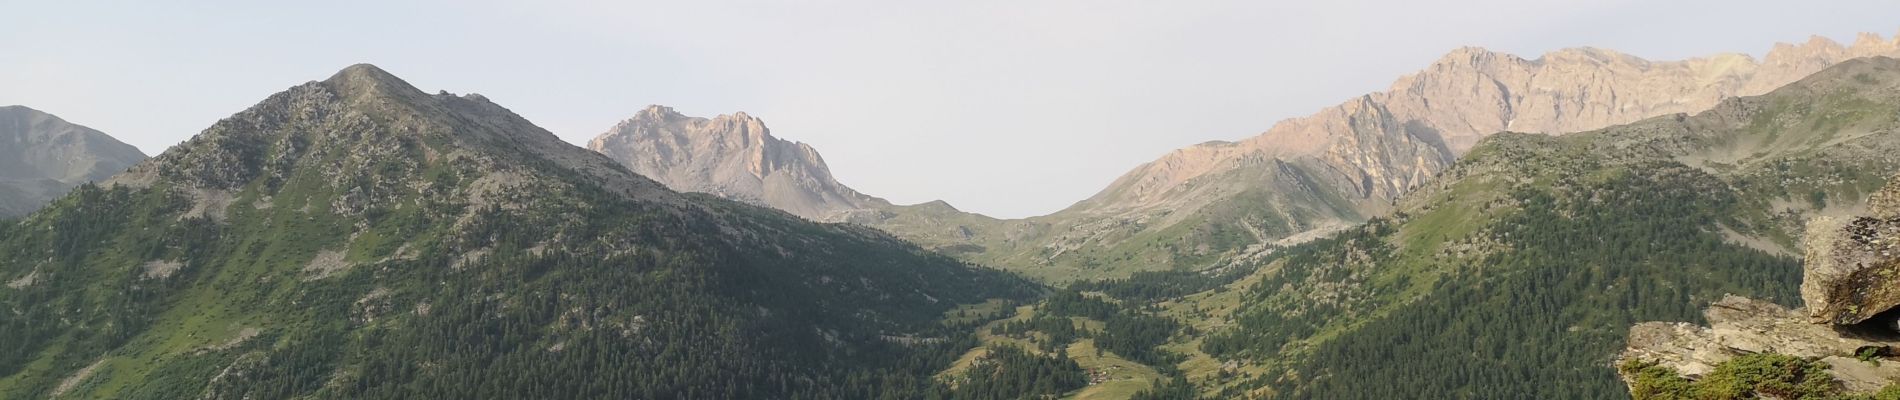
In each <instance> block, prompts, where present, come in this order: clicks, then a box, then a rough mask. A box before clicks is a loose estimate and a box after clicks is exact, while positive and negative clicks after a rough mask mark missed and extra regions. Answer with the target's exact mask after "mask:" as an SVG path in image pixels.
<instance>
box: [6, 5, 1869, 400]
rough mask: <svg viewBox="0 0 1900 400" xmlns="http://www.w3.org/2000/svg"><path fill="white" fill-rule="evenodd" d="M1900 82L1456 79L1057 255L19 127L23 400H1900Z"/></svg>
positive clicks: (1291, 139)
mask: <svg viewBox="0 0 1900 400" xmlns="http://www.w3.org/2000/svg"><path fill="white" fill-rule="evenodd" d="M1890 57H1900V40H1890V39H1883V38H1881V37H1879V36H1877V35H1871V34H1863V35H1861V36H1860V37H1859V38H1858V39H1857V40H1856V41H1855V42H1854V43H1852V44H1849V45H1841V44H1838V43H1835V42H1832V41H1829V40H1827V39H1823V38H1815V39H1813V40H1810V41H1807V42H1806V43H1802V44H1780V45H1775V46H1774V47H1772V49H1771V50H1769V51H1768V52H1767V53H1766V55H1765V56H1764V57H1762V58H1761V59H1759V60H1758V59H1756V58H1754V57H1752V56H1748V55H1742V54H1720V55H1713V56H1707V57H1700V58H1692V59H1686V60H1677V61H1650V60H1644V59H1641V58H1637V57H1634V56H1630V55H1626V54H1621V53H1618V52H1615V51H1612V50H1607V49H1597V48H1573V49H1566V50H1560V51H1556V52H1552V53H1549V54H1545V55H1542V56H1540V57H1537V58H1534V59H1527V58H1523V57H1518V56H1513V55H1510V54H1503V53H1497V52H1492V51H1488V50H1484V49H1479V48H1460V49H1456V50H1453V51H1452V52H1450V53H1449V54H1446V55H1445V56H1443V57H1442V58H1441V59H1439V60H1438V61H1437V62H1435V63H1432V64H1431V65H1429V66H1428V67H1426V68H1425V69H1423V70H1421V71H1418V72H1416V73H1414V74H1411V75H1407V76H1404V77H1401V78H1399V79H1398V80H1397V81H1396V82H1394V83H1392V85H1391V86H1390V88H1389V89H1387V90H1385V91H1381V92H1376V93H1369V94H1365V95H1362V96H1358V97H1355V98H1352V99H1349V100H1347V101H1345V102H1343V103H1341V104H1338V105H1336V106H1332V107H1327V108H1324V109H1321V110H1319V111H1318V112H1316V113H1314V114H1312V115H1309V116H1305V117H1299V118H1293V119H1288V120H1284V121H1281V122H1279V123H1276V124H1273V125H1271V126H1270V127H1268V128H1267V129H1266V130H1265V131H1264V132H1263V133H1261V134H1259V135H1258V136H1254V137H1250V138H1244V139H1240V140H1235V141H1212V142H1207V143H1203V144H1200V145H1196V146H1192V147H1188V148H1183V149H1179V150H1175V151H1173V152H1169V153H1167V154H1166V155H1164V156H1162V157H1161V158H1159V159H1157V160H1155V161H1152V162H1149V163H1146V164H1142V165H1140V166H1137V167H1136V168H1135V169H1133V170H1131V171H1129V172H1127V173H1126V174H1124V175H1123V176H1122V177H1121V178H1120V179H1117V180H1116V181H1115V182H1114V183H1113V184H1111V185H1110V186H1109V187H1107V188H1104V189H1103V190H1101V191H1100V192H1098V193H1097V194H1095V195H1094V196H1091V197H1089V198H1087V199H1083V200H1081V201H1078V202H1076V203H1075V204H1074V205H1072V206H1070V207H1068V208H1066V209H1063V210H1060V211H1057V212H1054V213H1052V214H1049V215H1044V216H1037V217H1030V218H1024V219H999V218H991V217H988V216H984V215H981V214H977V213H972V212H966V211H962V210H959V209H957V208H955V207H952V206H951V205H949V204H948V203H946V202H942V201H934V202H926V203H921V204H913V205H901V204H893V203H892V202H890V201H887V200H885V199H883V198H879V197H876V196H874V195H871V194H866V193H863V192H859V191H858V190H855V189H853V188H851V187H849V186H847V185H845V184H843V183H841V182H839V178H837V177H836V176H835V175H833V173H832V171H831V170H830V168H829V167H828V166H827V165H826V163H825V161H824V158H823V157H822V156H820V154H819V152H818V150H817V149H815V148H814V147H813V146H810V145H807V144H804V143H798V142H794V141H790V140H786V139H781V138H779V137H777V136H775V134H774V132H772V131H771V130H770V129H769V128H767V126H766V124H765V122H764V121H763V120H762V119H760V118H758V117H754V116H751V115H748V114H746V113H742V112H735V113H733V114H730V115H719V116H713V117H709V118H706V117H694V116H688V115H684V114H682V113H680V112H677V111H675V110H674V109H673V108H670V107H666V106H658V105H655V106H650V107H647V108H645V109H641V110H638V111H635V112H633V113H632V115H631V116H630V117H627V119H625V120H622V121H620V122H618V123H613V124H611V127H610V128H608V129H607V130H606V131H605V132H604V133H601V134H600V135H599V136H598V137H596V138H594V139H593V140H592V141H591V142H588V143H587V144H586V147H585V148H583V147H578V146H575V145H573V144H570V143H568V142H565V141H562V140H561V139H560V138H557V137H556V136H555V135H554V134H552V133H550V132H548V131H547V130H544V129H542V128H540V127H537V126H536V125H534V124H533V123H531V122H529V121H528V120H527V119H525V118H523V117H522V116H519V115H516V114H515V113H514V112H512V111H510V110H509V109H507V108H504V107H502V106H501V105H498V104H497V103H495V102H492V101H490V100H489V99H487V98H486V97H484V96H481V95H476V94H467V95H455V94H450V93H448V92H446V91H444V92H440V93H437V94H429V93H427V92H424V91H422V90H419V89H417V88H415V87H413V86H411V85H410V84H409V83H407V82H405V81H403V80H401V79H399V78H397V77H396V76H394V75H392V74H390V73H389V72H386V71H384V70H382V69H379V68H377V67H375V66H371V65H368V64H361V65H355V66H351V67H348V68H346V69H344V70H342V71H341V72H338V73H336V74H335V75H334V76H331V77H329V78H328V79H325V80H322V81H313V82H308V83H305V84H302V85H297V86H294V87H291V88H289V89H287V90H284V91H282V92H280V93H277V94H275V95H272V96H270V97H268V98H267V99H264V100H263V101H262V102H260V103H257V104H256V105H254V106H252V107H251V108H249V109H246V110H243V111H241V112H238V113H236V114H234V115H232V116H230V117H228V118H225V119H223V120H221V121H218V122H217V123H216V124H214V125H212V126H211V127H210V128H208V129H205V130H204V131H203V132H202V133H200V134H198V135H197V136H195V137H193V138H191V139H189V140H187V141H185V142H183V143H181V144H178V145H176V146H174V147H171V148H170V149H168V150H166V151H164V152H163V153H162V154H159V155H157V156H155V157H152V158H150V159H145V158H144V156H143V155H142V154H140V153H138V151H137V150H136V149H132V148H131V147H130V146H125V145H123V144H121V143H119V142H117V141H116V140H113V139H111V138H110V137H108V136H106V135H105V134H103V133H99V132H97V131H93V130H91V129H87V128H83V127H80V126H78V125H74V124H70V123H66V122H64V121H62V120H59V119H57V118H54V117H51V116H50V115H46V114H43V113H39V112H36V111H32V110H30V109H26V108H24V107H9V108H0V139H5V136H4V135H13V136H14V137H16V138H15V139H12V140H13V142H0V156H6V157H7V158H0V178H5V179H7V180H0V189H4V192H0V218H17V219H12V220H0V283H5V286H0V338H4V340H3V341H0V398H7V399H13V398H35V399H37V398H52V399H78V398H112V399H119V398H125V399H171V398H206V399H280V398H282V399H293V398H295V399H305V398H309V399H315V398H326V399H327V398H350V399H369V398H379V399H380V398H390V399H394V398H457V399H460V398H469V399H473V398H654V399H659V398H668V399H671V398H679V399H730V398H770V399H1054V398H1064V399H1069V398H1073V399H1144V400H1155V399H1240V398H1246V399H1253V398H1262V399H1394V398H1420V399H1443V398H1472V399H1514V398H1526V399H1530V398H1535V399H1545V398H1560V399H1573V398H1575V399H1599V398H1600V399H1624V398H1638V399H1754V398H1782V399H1796V398H1800V399H1900V382H1896V380H1900V291H1896V290H1894V288H1896V287H1900V278H1896V276H1900V273H1896V272H1895V271H1900V267H1897V266H1896V265H1900V264H1896V259H1900V255H1897V254H1900V253H1896V251H1900V250H1895V249H1897V248H1900V247H1896V245H1895V243H1900V230H1896V228H1895V227H1900V180H1895V179H1892V178H1893V177H1896V176H1900V157H1896V156H1895V154H1900V59H1895V58H1890ZM603 125H609V124H603ZM9 143H13V144H9ZM9 146H11V147H9ZM14 154H18V155H17V156H15V155H14ZM15 160H19V161H15ZM121 171H122V172H121ZM108 177H109V178H108ZM16 182H23V183H16ZM88 182H91V183H88ZM1882 362H1886V363H1887V364H1882Z"/></svg>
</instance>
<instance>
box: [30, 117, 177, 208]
mask: <svg viewBox="0 0 1900 400" xmlns="http://www.w3.org/2000/svg"><path fill="white" fill-rule="evenodd" d="M144 159H145V153H142V152H139V149H138V148H137V147H132V145H128V144H125V143H124V142H120V141H119V140H118V139H114V138H112V136H108V135H106V134H105V133H102V132H99V131H97V130H94V129H92V128H87V127H85V126H81V125H79V124H74V123H71V122H66V120H63V119H60V118H59V117H56V116H53V115H52V114H47V113H45V112H41V111H39V110H35V109H31V108H27V107H25V106H4V107H0V217H10V216H19V215H24V214H26V213H28V212H31V211H33V210H34V209H37V208H39V207H40V206H41V205H43V204H45V203H46V202H47V201H49V200H52V199H53V198H55V197H59V196H60V195H63V194H65V193H66V191H67V190H69V189H72V187H73V186H78V185H79V184H81V183H85V182H91V181H100V180H104V179H106V178H107V177H111V176H112V175H113V174H117V173H119V172H123V171H125V169H126V168H129V167H131V166H132V164H135V163H138V162H139V161H140V160H144Z"/></svg>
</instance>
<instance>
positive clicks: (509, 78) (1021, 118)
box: [0, 0, 1900, 217]
mask: <svg viewBox="0 0 1900 400" xmlns="http://www.w3.org/2000/svg"><path fill="white" fill-rule="evenodd" d="M7 3H11V4H4V5H0V10H5V13H4V14H3V15H0V105H5V104H20V105H26V106H30V107H34V108H38V109H41V110H45V111H48V112H52V113H54V114H57V115H60V116H62V117H65V118H66V119H68V120H71V121H74V122H77V123H80V124H84V125H88V126H91V127H94V128H98V129H100V130H103V131H105V132H107V133H110V134H112V135H114V136H117V137H119V138H120V139H122V140H125V141H127V142H129V143H132V144H134V145H137V146H139V147H140V148H142V149H145V151H146V152H148V153H153V154H156V153H158V152H160V151H163V150H164V149H165V148H166V147H167V146H170V145H172V144H174V143H177V142H179V141H182V140H184V139H185V138H187V137H189V136H191V135H194V134H196V133H197V132H198V131H200V130H201V129H203V128H204V127H207V126H209V125H210V124H211V123H212V122H214V121H216V120H217V119H219V118H222V117H225V116H227V115H230V114H231V113H234V112H237V111H239V110H242V109H244V108H245V107H248V106H250V105H251V104H253V103H255V102H257V101H259V100H262V99H263V98H264V97H265V96H267V95H270V94H271V93H275V92H278V91H281V90H283V89H285V88H287V87H290V86H293V85H296V84H299V83H302V82H305V81H310V80H318V79H323V78H325V77H328V76H329V75H330V74H331V73H333V72H335V71H336V70H338V69H341V68H343V67H344V66H347V65H349V64H353V63H358V62H369V63H374V64H377V65H379V66H382V67H383V68H384V69H387V70H389V71H391V72H393V73H395V74H397V75H399V76H402V77H403V78H405V79H408V80H409V81H410V82H412V83H414V84H416V86H418V87H420V88H422V89H423V90H427V91H431V92H433V91H435V90H448V91H451V92H456V93H469V92H474V93H482V94H484V95H487V96H488V97H489V98H490V99H492V100H494V101H496V102H498V103H500V104H502V105H504V106H507V107H509V108H511V109H513V110H515V111H516V112H518V113H520V114H521V115H523V116H526V117H527V118H529V119H530V120H533V121H534V122H536V123H538V124H540V125H541V126H543V127H546V128H548V129H549V130H552V131H554V132H555V133H557V134H560V135H561V136H562V137H563V138H566V139H567V140H568V141H570V142H574V143H585V142H586V141H587V140H588V139H590V138H592V137H593V136H594V135H595V134H598V133H600V132H602V131H604V130H606V129H607V128H608V127H609V126H612V125H613V124H614V123H615V122H617V121H619V120H621V119H624V118H626V117H629V116H631V115H633V113H634V112H635V111H637V110H639V109H640V108H642V107H644V106H646V105H648V104H667V105H672V106H674V107H675V108H677V109H679V110H680V111H681V112H684V113H687V114H691V115H700V116H712V115H715V114H724V113H731V112H734V111H746V112H747V113H749V114H752V115H754V116H758V117H761V118H764V119H765V120H766V123H767V124H769V125H770V126H771V127H772V128H773V132H774V133H775V134H777V135H778V136H780V137H783V138H786V139H790V140H797V141H803V142H807V143H811V144H812V145H814V146H816V147H817V148H818V149H819V150H820V151H822V152H823V153H824V155H825V157H826V159H827V160H828V161H829V162H830V164H831V167H832V169H833V172H834V173H835V174H836V175H837V176H838V177H839V179H840V180H842V181H844V183H845V184H847V185H850V186H853V187H855V188H857V189H859V190H861V191H864V192H866V193H869V194H872V195H877V196H883V197H886V198H889V199H891V200H892V201H895V202H899V203H913V202H921V201H928V200H933V199H944V200H948V201H950V203H951V204H953V205H956V206H958V207H960V208H963V209H965V210H970V211H977V212H983V213H988V214H991V215H996V216H1005V217H1020V216H1027V215H1035V214H1042V213H1047V212H1051V211H1054V210H1056V209H1059V208H1062V207H1065V206H1067V205H1069V204H1071V203H1073V202H1075V201H1077V200H1081V199H1083V198H1085V197H1088V196H1089V195H1092V194H1094V192H1095V191H1096V190H1099V189H1101V188H1102V187H1104V186H1106V185H1107V184H1108V183H1109V182H1110V181H1112V180H1114V179H1115V177H1117V176H1119V175H1121V174H1122V173H1123V172H1126V171H1127V170H1129V169H1130V168H1133V167H1134V166H1136V165H1138V164H1140V163H1142V162H1146V161H1149V160H1152V159H1154V158H1155V157H1157V156H1160V155H1161V154H1164V153H1166V152H1167V151H1169V150H1172V149H1174V148H1178V147H1182V146H1186V145H1189V144H1193V143H1198V142H1203V141H1208V140H1214V139H1238V138H1242V137H1247V136H1251V135H1253V134H1255V133H1258V132H1260V131H1262V130H1265V129H1266V128H1267V127H1268V126H1269V125H1271V124H1272V123H1273V122H1274V121H1277V120H1280V119H1283V118H1287V117H1293V116H1299V115H1304V114H1308V113H1311V112H1313V111H1315V110H1317V109H1319V108H1321V107H1325V106H1328V105H1332V104H1336V103H1338V102H1340V101H1342V100H1344V99H1347V98H1349V97H1351V96H1354V95H1358V94H1361V93H1365V92H1370V91H1375V90H1382V89H1384V88H1385V87H1386V86H1387V85H1388V84H1389V83H1390V82H1391V81H1392V80H1393V79H1394V78H1397V77H1398V76H1400V75H1402V74H1405V73H1409V72H1412V71H1415V70H1418V69H1421V68H1423V67H1425V66H1426V65H1427V64H1429V63H1430V62H1431V61H1432V60H1434V59H1437V58H1438V56H1439V55H1441V54H1443V53H1444V52H1445V51H1447V50H1450V49H1452V48H1455V47H1458V46H1463V45H1474V46H1483V47H1487V48H1492V49H1495V50H1501V51H1509V52H1513V53H1517V54H1522V55H1526V56H1527V57H1534V56H1535V55H1537V54H1541V53H1544V52H1547V51H1550V50H1554V49H1559V48H1563V47H1573V46H1585V45H1588V46H1598V47H1607V48H1612V49H1618V50H1621V51H1624V52H1628V53H1632V54H1635V55H1638V56H1643V57H1647V58H1651V59H1675V58H1682V57H1689V56H1697V55H1704V54H1709V53H1716V52H1743V53H1749V54H1754V55H1756V56H1760V55H1761V54H1762V53H1763V52H1765V51H1766V50H1767V49H1768V48H1769V46H1770V45H1771V44H1772V43H1774V42H1777V41H1802V40H1806V38H1807V37H1808V36H1809V35H1812V34H1818V35H1823V36H1828V37H1832V38H1835V39H1837V40H1841V41H1843V42H1846V41H1849V40H1851V39H1852V35H1853V34H1854V33H1855V32H1860V31H1871V32H1878V33H1881V34H1882V35H1883V36H1887V35H1891V34H1893V33H1894V32H1895V31H1900V2H1896V1H1891V0H1886V1H1873V0H1861V1H1803V2H1792V1H1754V0H1722V1H1655V0H1649V1H1638V0H1589V1H1533V0H1516V1H1494V0H1480V1H1463V2H1453V1H1383V2H1375V1H1351V0H1343V1H1342V0H1310V1H1104V0H1078V1H1023V0H1015V1H965V0H958V1H928V2H925V1H891V0H882V1H754V2H722V1H696V0H695V1H684V0H682V1H672V2H615V1H516V2H492V1H310V2H295V3H292V2H268V3H286V4H274V5H267V4H262V3H267V2H260V1H195V2H159V1H122V2H103V1H83V0H61V1H52V0H25V1H22V0H8V1H7ZM160 3H167V4H160ZM1659 3H1660V4H1659Z"/></svg>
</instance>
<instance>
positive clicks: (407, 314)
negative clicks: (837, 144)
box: [0, 65, 1038, 398]
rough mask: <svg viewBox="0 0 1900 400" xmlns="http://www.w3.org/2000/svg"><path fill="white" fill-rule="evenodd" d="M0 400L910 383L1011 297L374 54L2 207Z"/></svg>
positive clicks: (1000, 278) (886, 389) (892, 244)
mask: <svg viewBox="0 0 1900 400" xmlns="http://www.w3.org/2000/svg"><path fill="white" fill-rule="evenodd" d="M0 281H4V282H6V285H5V286H4V287H0V308H4V309H5V310H10V311H8V312H0V337H6V338H8V339H7V341H6V342H7V344H6V345H5V346H0V397H4V398H187V397H194V398H418V397H421V398H485V397H557V398H608V397H611V398H737V397H743V398H869V397H880V396H884V397H903V398H918V397H921V396H922V393H926V392H929V393H939V392H941V391H939V390H932V387H933V385H934V384H933V383H931V382H930V381H929V380H927V379H923V377H926V376H928V375H929V374H931V373H934V372H935V370H934V369H933V368H932V367H931V366H933V365H936V364H947V363H949V362H950V361H951V360H950V359H948V358H944V357H953V356H955V355H956V351H960V350H961V349H960V348H957V346H960V345H961V343H964V342H962V341H960V339H959V338H961V337H962V336H960V335H958V332H959V329H967V328H955V327H953V326H951V325H946V324H945V322H944V320H943V319H944V315H945V313H946V312H947V311H951V310H953V309H955V308H956V307H957V306H958V305H960V304H971V303H982V302H984V301H986V300H989V299H1027V298H1029V297H1030V296H1033V295H1034V294H1035V292H1036V291H1037V290H1038V289H1037V288H1035V287H1034V286H1033V285H1030V284H1028V283H1026V282H1024V281H1022V280H1020V279H1016V278H1013V277H1011V276H1009V275H1007V274H1005V273H1002V272H999V271H995V270H990V269H984V268H977V267H972V266H969V265H966V264H963V263H960V262H957V261H955V260H953V259H950V258H947V257H943V256H939V255H935V254H933V253H930V252H927V251H924V250H923V249H920V248H917V247H915V246H913V245H909V244H907V243H905V242H902V241H900V240H897V239H896V238H893V237H891V236H889V235H886V234H884V233H881V232H878V231H875V230H870V229H866V228H861V227H852V226H847V225H820V224H814V223H811V222H807V221H805V220H803V219H800V218H797V217H794V216H790V215H787V214H785V213H782V212H778V211H772V210H769V209H763V208H758V207H754V206H749V205H744V204H740V203H736V202H732V201H728V200H723V199H719V198H716V197H713V196H706V195H696V194H680V193H676V192H673V191H671V190H668V189H666V188H665V187H664V186H663V185H661V184H659V183H657V182H654V181H652V180H649V179H646V178H644V177H641V176H640V175H638V174H635V173H633V172H632V171H629V170H627V169H626V168H624V167H621V166H620V165H619V164H617V163H615V162H613V161H611V160H609V159H607V158H606V157H604V156H601V155H599V154H597V153H593V152H590V151H587V150H586V149H583V148H580V147H576V146H573V145H570V144H568V143H566V142H563V141H561V140H560V139H559V138H557V137H555V136H554V135H553V134H551V133H549V132H547V131H546V130H543V129H541V128H538V127H536V126H535V125H533V124H532V123H530V122H528V121H527V120H525V119H523V118H521V117H520V116H518V115H516V114H514V113H513V112H510V111H509V110H508V109H506V108H503V107H501V106H500V105H497V104H495V103H493V102H490V101H488V100H487V99H486V98H484V97H482V96H480V95H473V94H471V95H461V96H458V95H453V94H448V93H446V92H443V93H442V94H426V93H424V92H422V91H420V90H417V89H416V88H414V87H412V86H410V85H409V84H408V83H406V82H404V81H402V80H400V79H397V78H396V77H395V76H393V75H390V74H389V73H387V72H385V71H383V70H381V69H378V68H376V67H374V66H370V65H357V66H352V67H349V68H347V69H344V70H342V71H341V72H339V73H337V74H336V75H335V76H332V77H330V78H329V79H326V80H323V81H317V82H310V83H306V84H302V85H298V86H295V87H292V88H290V89H288V90H285V91H284V92H281V93H278V94H275V95H272V96H270V97H269V98H268V99H265V100H264V101H262V102H260V103H258V104H257V105H255V106H252V107H251V108H250V109H247V110H244V111H242V112H239V113H237V114H235V115H232V116H231V117H229V118H225V119H223V120H221V121H219V122H218V123H217V124H215V125H213V126H211V127H210V128H208V129H206V130H205V131H204V132H203V133H200V134H198V135H197V136H195V137H193V138H192V139H190V140H188V141H186V142H184V143H182V144H180V145H178V146H175V147H173V148H171V149H170V150H167V151H166V152H165V153H164V154H161V155H159V156H157V157H155V158H152V159H149V160H146V161H144V162H141V163H139V164H138V165H137V166H135V167H133V168H132V169H131V170H130V171H128V172H126V173H124V174H120V175H118V176H115V177H113V178H111V179H110V180H108V181H106V182H104V183H103V184H99V185H83V186H80V187H78V188H77V189H75V190H74V191H73V193H71V194H69V195H67V196H65V197H63V198H61V199H59V200H57V201H55V202H53V203H52V204H51V205H49V206H48V207H47V208H45V209H43V210H40V211H38V212H35V213H32V214H30V215H29V216H28V217H26V218H25V219H23V220H20V221H19V222H18V223H17V224H7V225H5V227H4V228H0Z"/></svg>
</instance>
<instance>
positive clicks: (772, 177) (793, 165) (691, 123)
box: [587, 105, 889, 220]
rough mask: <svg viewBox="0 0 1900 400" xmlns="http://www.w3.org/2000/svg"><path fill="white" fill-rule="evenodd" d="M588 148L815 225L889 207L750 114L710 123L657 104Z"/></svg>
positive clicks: (692, 187) (681, 184)
mask: <svg viewBox="0 0 1900 400" xmlns="http://www.w3.org/2000/svg"><path fill="white" fill-rule="evenodd" d="M587 148H588V149H590V150H594V151H597V152H600V153H602V154H606V155H607V156H608V157H609V158H612V159H614V160H615V161H618V162H620V163H621V164H623V165H626V166H627V168H629V169H632V170H633V171H634V172H636V173H639V174H641V175H645V176H647V177H649V178H652V179H654V180H658V181H660V182H661V183H664V184H666V185H667V186H668V187H670V188H672V189H674V190H679V191H684V192H700V193H710V194H714V195H719V196H722V197H726V198H730V199H734V200H739V201H744V202H748V203H753V204H757V205H763V206H768V207H773V208H777V209H780V210H784V211H787V212H790V213H792V214H796V215H799V216H802V217H805V218H808V219H813V220H833V219H837V218H838V216H839V215H841V214H842V213H844V212H848V211H853V210H862V209H869V208H874V207H880V206H888V205H889V203H887V202H885V201H884V200H882V199H878V198H876V197H871V196H866V195H864V194H862V193H858V192H857V191H855V190H852V189H851V188H849V187H845V186H844V184H841V183H838V181H837V180H836V179H834V178H832V176H831V169H830V168H829V167H827V166H825V160H824V158H823V157H820V156H819V155H818V151H817V150H815V149H813V148H812V147H811V146H809V145H806V144H804V143H795V142H791V141H786V140H783V139H779V138H776V137H773V136H772V133H771V130H770V129H767V128H766V127H765V122H764V121H761V120H759V119H758V118H754V117H752V116H750V115H746V114H745V113H737V114H732V115H721V116H718V117H714V118H710V119H708V118H696V117H688V116H685V115H682V114H680V113H678V112H675V111H673V109H672V108H668V107H663V106H657V105H656V106H651V107H647V109H645V110H641V111H640V112H639V113H638V114H635V115H634V117H633V118H630V119H627V120H626V121H622V122H621V123H620V124H618V125H615V126H614V127H613V129H609V130H607V132H606V133H603V134H601V135H600V136H599V137H596V138H594V140H593V141H591V142H588V144H587Z"/></svg>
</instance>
